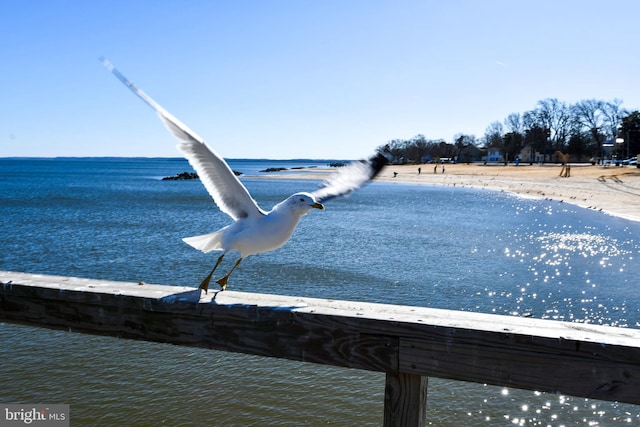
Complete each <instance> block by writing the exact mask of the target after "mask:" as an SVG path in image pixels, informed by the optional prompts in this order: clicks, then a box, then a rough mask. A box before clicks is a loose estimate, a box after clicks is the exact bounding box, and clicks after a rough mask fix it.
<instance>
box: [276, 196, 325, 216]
mask: <svg viewBox="0 0 640 427" xmlns="http://www.w3.org/2000/svg"><path fill="white" fill-rule="evenodd" d="M285 204H286V205H287V206H288V207H289V208H290V209H292V210H293V211H294V212H296V213H298V214H300V215H305V214H307V213H308V212H309V211H310V210H311V209H320V210H324V205H323V204H322V203H319V202H318V201H317V200H316V198H315V197H313V195H312V194H311V193H296V194H294V195H292V196H289V198H288V199H287V200H286V201H285Z"/></svg>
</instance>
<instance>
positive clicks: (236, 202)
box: [101, 58, 264, 220]
mask: <svg viewBox="0 0 640 427" xmlns="http://www.w3.org/2000/svg"><path fill="white" fill-rule="evenodd" d="M101 60H102V65H104V66H105V68H107V69H108V70H109V71H111V72H112V73H113V75H115V76H116V77H117V78H118V80H120V81H121V82H122V83H124V85H125V86H127V87H128V88H129V89H131V91H132V92H133V93H135V94H136V95H138V97H140V99H142V100H143V101H144V102H146V103H147V104H149V106H151V108H153V109H154V110H156V112H157V113H158V115H159V116H160V119H161V120H162V122H163V123H164V124H165V126H166V127H167V129H168V130H169V131H170V132H171V133H172V134H173V135H174V136H175V137H176V138H178V139H179V140H180V144H178V149H179V150H180V151H181V152H182V153H183V154H184V156H185V157H186V158H187V160H188V161H189V163H190V164H191V166H192V167H193V168H194V169H195V171H196V172H197V173H198V176H199V177H200V181H202V183H203V184H204V186H205V188H206V189H207V191H208V192H209V194H210V195H211V197H213V200H214V201H215V203H216V204H217V205H218V207H219V208H220V210H221V211H222V212H224V213H226V214H227V215H229V216H230V217H231V218H233V219H234V220H237V219H240V218H246V217H249V216H254V215H261V214H264V211H262V209H260V207H259V206H258V204H257V203H256V202H255V200H253V198H252V197H251V195H250V194H249V191H247V189H246V187H245V186H244V185H243V184H242V183H241V182H240V180H239V179H238V177H236V175H235V174H234V173H233V171H232V170H231V168H230V167H229V165H228V164H227V163H226V162H225V161H224V159H223V158H222V157H221V156H220V155H219V154H218V153H216V152H215V151H214V150H213V149H211V148H210V147H209V146H207V144H205V142H204V140H203V139H202V138H201V137H200V136H199V135H198V134H197V133H195V132H194V131H192V130H191V129H189V128H188V127H187V126H186V125H185V124H184V123H182V122H181V121H180V120H178V119H177V118H175V117H174V116H173V115H172V114H171V113H169V112H168V111H167V110H165V109H164V108H163V107H162V106H161V105H160V104H158V103H157V102H156V101H154V100H153V99H152V98H151V97H150V96H149V95H147V94H146V93H144V92H143V91H142V90H140V89H138V88H137V87H136V86H135V85H134V84H133V83H131V82H130V81H129V80H128V79H127V78H126V77H125V76H124V75H123V74H122V73H120V71H118V70H117V69H116V68H115V67H114V66H113V65H112V64H111V62H109V61H108V60H107V59H105V58H101Z"/></svg>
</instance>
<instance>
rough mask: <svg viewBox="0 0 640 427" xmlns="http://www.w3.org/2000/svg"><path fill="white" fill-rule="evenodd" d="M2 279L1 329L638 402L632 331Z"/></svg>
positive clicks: (637, 348)
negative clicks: (36, 329)
mask: <svg viewBox="0 0 640 427" xmlns="http://www.w3.org/2000/svg"><path fill="white" fill-rule="evenodd" d="M0 282H2V283H3V284H2V285H0V319H1V320H2V321H6V322H14V323H23V324H29V325H35V326H43V327H49V328H58V329H65V330H71V331H77V332H85V333H92V334H100V335H110V336H117V337H123V338H131V339H141V340H149V341H158V342H166V343H172V344H177V345H185V346H196V347H205V348H211V349H218V350H224V351H233V352H240V353H247V354H255V355H261V356H269V357H279V358H285V359H291V360H298V361H305V362H314V363H321V364H328V365H335V366H343V367H349V368H357V369H366V370H372V371H379V372H385V373H387V374H393V375H400V374H409V375H412V376H422V377H428V376H434V377H441V378H449V379H454V380H461V381H474V382H479V383H484V384H493V385H502V386H509V387H515V388H522V389H528V390H537V391H550V392H556V393H562V394H566V395H573V396H578V397H590V398H596V399H601V400H614V401H620V402H626V403H635V404H640V330H637V329H630V328H613V327H603V326H594V325H588V324H579V323H567V322H557V321H550V320H540V319H531V318H519V317H510V316H498V315H490V314H481V313H470V312H459V311H451V310H438V309H430V308H424V307H408V306H396V305H386V304H371V303H363V302H353V301H335V300H328V299H314V298H300V297H290V296H281V295H266V294H254V293H240V292H233V291H225V292H220V293H213V292H212V293H209V294H208V295H205V294H203V293H201V291H199V290H197V289H194V288H185V287H176V286H165V285H148V284H145V285H139V284H136V283H123V282H109V281H100V280H94V279H81V278H70V277H59V276H45V275H32V274H26V273H14V272H0ZM405 395H407V394H405ZM408 395H411V394H408Z"/></svg>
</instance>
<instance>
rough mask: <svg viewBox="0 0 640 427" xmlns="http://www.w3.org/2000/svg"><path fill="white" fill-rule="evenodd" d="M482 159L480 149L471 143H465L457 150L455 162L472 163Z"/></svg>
mask: <svg viewBox="0 0 640 427" xmlns="http://www.w3.org/2000/svg"><path fill="white" fill-rule="evenodd" d="M481 160H482V150H481V149H479V148H478V147H476V146H475V145H473V144H469V145H466V146H464V147H462V148H461V149H460V151H458V156H457V157H456V163H472V162H479V161H481Z"/></svg>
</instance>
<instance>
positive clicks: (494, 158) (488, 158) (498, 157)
mask: <svg viewBox="0 0 640 427" xmlns="http://www.w3.org/2000/svg"><path fill="white" fill-rule="evenodd" d="M482 161H484V162H488V163H491V162H504V157H503V156H502V152H501V150H500V148H498V147H489V148H487V153H486V154H485V155H484V156H482Z"/></svg>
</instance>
